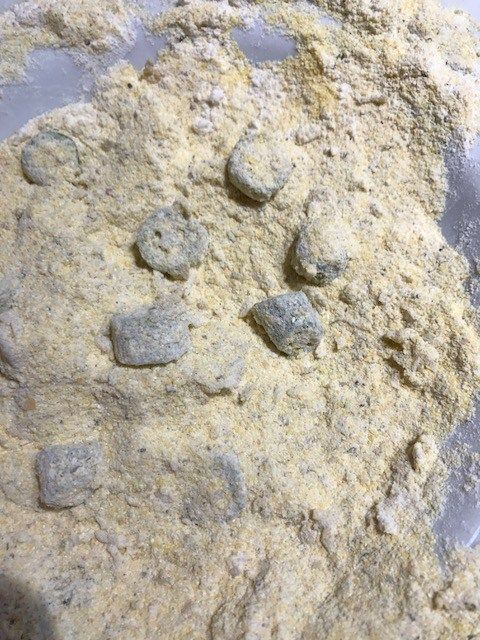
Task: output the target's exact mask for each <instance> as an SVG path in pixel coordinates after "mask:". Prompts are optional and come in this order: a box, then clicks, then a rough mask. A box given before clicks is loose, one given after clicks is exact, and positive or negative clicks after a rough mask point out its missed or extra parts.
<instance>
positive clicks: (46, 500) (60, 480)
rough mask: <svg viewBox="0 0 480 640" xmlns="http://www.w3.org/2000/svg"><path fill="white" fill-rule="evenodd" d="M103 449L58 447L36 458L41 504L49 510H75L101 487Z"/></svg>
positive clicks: (93, 444)
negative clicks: (73, 508) (64, 508)
mask: <svg viewBox="0 0 480 640" xmlns="http://www.w3.org/2000/svg"><path fill="white" fill-rule="evenodd" d="M102 466H103V465H102V449H101V447H100V445H99V443H98V442H80V443H74V444H56V445H52V446H50V447H45V449H43V450H42V451H40V453H39V454H38V455H37V459H36V468H37V475H38V480H39V484H40V500H41V502H42V503H43V504H44V505H46V506H47V507H54V508H57V509H60V508H63V507H74V506H76V505H79V504H82V502H85V500H87V499H88V498H89V497H90V496H91V495H92V493H93V492H94V491H95V489H98V487H100V486H101V484H102V478H101V475H102V474H101V472H102Z"/></svg>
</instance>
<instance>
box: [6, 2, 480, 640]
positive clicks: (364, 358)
mask: <svg viewBox="0 0 480 640" xmlns="http://www.w3.org/2000/svg"><path fill="white" fill-rule="evenodd" d="M26 4H27V5H29V3H28V2H27V3H26ZM49 4H50V9H49V11H50V13H49V15H53V14H55V15H57V14H58V16H60V17H58V16H57V18H58V19H56V22H55V24H58V25H59V27H58V32H59V33H63V34H65V37H69V38H70V39H71V41H73V42H75V41H76V37H77V36H78V34H79V33H84V31H85V30H87V31H88V25H89V24H90V28H93V26H95V25H96V26H97V27H98V29H99V31H98V34H97V36H98V39H99V42H103V39H102V38H103V35H104V31H102V29H107V27H108V24H109V23H108V20H105V21H103V22H102V20H100V18H99V17H98V16H97V18H98V20H97V21H95V20H93V22H92V21H90V22H89V21H88V20H87V19H86V17H85V16H86V15H87V13H88V11H90V12H94V9H93V7H94V3H90V2H87V1H86V0H84V1H83V2H81V3H79V12H80V13H79V14H78V15H79V17H80V18H81V20H80V22H78V19H77V18H78V16H77V18H76V17H75V15H77V14H76V13H75V11H73V5H71V4H70V3H67V4H65V5H63V4H62V5H61V4H60V3H55V2H53V1H52V2H50V3H49ZM96 4H97V5H99V3H96ZM109 4H110V3H109ZM115 4H116V5H117V6H118V7H119V9H118V11H117V13H116V14H115V15H116V16H117V18H118V16H119V15H120V16H121V15H124V12H126V9H125V7H123V6H122V5H120V2H118V3H115ZM236 4H238V5H239V6H238V7H237V6H232V5H228V4H226V3H223V2H220V3H217V2H211V3H209V2H200V1H195V2H190V3H187V4H186V5H182V6H178V7H174V8H173V9H171V10H170V11H167V12H166V13H165V14H163V15H162V16H160V17H158V18H156V19H155V20H153V21H152V25H151V26H152V28H154V29H155V30H157V31H159V32H160V31H163V30H165V29H166V30H167V32H168V34H169V38H170V47H169V48H168V49H167V50H166V51H164V52H162V53H161V55H160V57H159V60H158V62H156V63H151V64H148V65H147V66H146V68H145V69H144V70H143V72H141V73H138V72H136V71H135V70H134V69H133V68H132V67H130V66H128V65H119V66H116V67H115V68H113V69H112V70H110V71H109V73H108V74H107V75H106V76H105V77H103V78H102V79H101V80H99V84H98V89H97V92H96V94H95V95H94V97H93V99H92V101H91V102H89V103H84V104H83V103H82V104H74V105H70V106H67V107H64V108H62V109H58V110H56V111H54V112H52V113H48V114H45V115H43V116H42V117H40V118H38V119H36V120H35V121H32V122H30V123H29V124H28V125H27V126H26V127H24V128H23V129H22V130H21V131H20V132H19V133H18V134H16V135H14V136H12V137H11V138H10V139H9V140H7V141H6V142H5V143H3V144H2V145H1V146H0V166H1V171H2V181H1V185H0V196H1V202H2V207H1V211H0V224H1V242H2V251H1V252H0V272H1V273H0V276H1V277H2V278H3V279H2V280H0V305H1V307H0V310H1V313H0V403H1V404H0V408H1V414H0V416H1V423H0V426H1V433H0V445H1V449H0V467H1V473H0V513H1V521H2V524H1V527H2V547H3V551H4V553H3V554H2V559H1V574H2V575H1V578H0V592H1V593H4V592H9V593H11V594H14V596H15V597H13V596H12V598H11V599H10V600H6V601H5V603H6V604H4V609H6V611H7V613H6V615H5V616H3V619H4V620H7V619H9V620H11V621H13V622H11V626H10V627H8V628H6V627H5V628H4V629H0V636H1V633H2V632H3V633H4V634H5V635H6V637H7V638H9V640H10V636H9V635H7V634H14V635H13V636H12V637H14V638H17V637H20V633H21V631H22V630H24V629H25V624H26V621H28V620H31V619H32V618H31V617H32V616H33V620H34V622H32V624H31V625H30V628H31V630H32V631H31V632H32V633H35V634H37V635H35V636H34V637H35V640H36V639H37V638H42V640H45V637H44V636H42V631H41V627H42V625H43V627H44V628H47V627H48V628H51V630H52V631H51V633H50V635H49V636H48V635H47V637H48V640H70V639H72V640H73V638H75V640H113V639H115V640H124V639H125V638H133V637H134V638H135V639H136V640H158V639H160V638H161V639H162V640H207V639H208V640H247V639H248V640H273V639H274V640H319V639H322V640H360V639H361V640H414V639H418V638H421V639H422V640H439V639H440V640H453V639H455V640H467V638H471V637H472V636H473V637H474V634H475V633H477V632H478V628H479V624H480V617H479V608H480V602H478V596H476V594H478V592H479V571H480V564H479V561H478V558H476V555H475V553H474V552H471V553H470V554H466V553H464V554H460V555H459V557H458V558H457V559H456V560H455V562H454V563H453V564H452V568H451V569H448V568H447V570H445V571H444V572H442V569H441V567H440V564H439V561H438V557H437V554H436V547H435V538H434V535H433V533H432V522H433V521H434V519H435V517H436V515H437V514H438V511H439V508H440V502H441V501H440V497H439V496H440V495H441V492H442V488H443V483H444V480H445V475H446V469H445V465H444V463H443V460H442V456H441V455H440V454H439V445H440V443H441V441H442V439H443V438H444V437H445V436H446V435H447V434H448V433H449V432H450V431H451V430H452V428H453V427H454V425H455V424H456V423H457V422H458V421H460V420H462V419H463V418H465V417H466V416H467V415H469V413H470V411H471V406H472V398H473V395H474V393H475V390H476V389H477V387H478V383H479V354H480V341H479V336H478V331H477V319H476V316H475V313H474V311H473V309H472V308H471V306H470V302H469V300H468V296H467V294H466V293H465V291H464V283H465V280H466V278H467V276H468V269H467V265H466V262H465V260H464V259H463V258H462V257H461V256H460V255H458V254H457V253H456V252H455V251H454V250H452V249H451V248H450V247H448V246H447V244H446V243H445V241H444V239H443V237H442V235H441V233H440V231H439V229H438V227H437V224H436V219H437V218H438V217H439V216H440V215H441V213H442V210H443V207H444V202H445V188H446V170H445V166H444V160H443V156H442V150H443V149H444V146H445V145H446V143H447V141H448V140H449V139H450V137H451V136H452V134H454V133H455V132H458V131H460V132H462V133H463V134H465V135H474V134H475V133H476V132H477V127H478V113H480V109H479V102H478V95H477V93H476V91H477V89H476V85H475V81H474V79H473V75H472V74H473V73H474V69H475V65H476V64H477V62H478V59H477V48H478V43H477V41H476V40H475V28H476V27H475V25H473V24H472V23H470V22H469V20H468V19H467V18H466V17H464V16H462V14H454V13H453V12H445V11H442V10H441V9H440V8H439V7H438V5H437V4H436V3H434V2H433V1H430V0H422V1H420V0H419V1H415V0H395V1H392V2H375V3H374V2H370V1H367V0H353V1H352V2H349V3H345V2H342V1H340V0H329V1H328V2H325V3H324V5H322V6H323V7H324V8H325V9H328V10H329V11H330V13H331V14H332V15H334V16H335V17H336V18H337V19H338V20H339V21H342V24H343V26H340V27H338V28H331V27H328V26H325V25H322V24H321V22H320V20H319V19H317V18H319V16H320V14H319V12H318V11H317V9H316V7H315V5H313V4H301V3H285V4H284V3H281V2H278V3H274V4H272V5H262V6H261V8H262V9H263V10H265V11H267V10H268V11H269V12H270V13H269V20H271V21H272V22H274V23H275V24H280V25H284V26H285V28H288V29H290V30H291V33H292V34H293V35H294V36H295V38H296V39H297V43H298V55H297V56H296V57H294V58H291V59H287V60H285V61H284V62H282V63H279V64H273V63H271V64H264V65H262V66H260V67H257V68H255V67H252V65H251V64H250V63H249V62H248V61H247V60H246V58H245V57H244V56H243V55H242V53H241V52H240V51H239V49H238V47H237V46H236V45H235V43H234V41H233V40H232V39H231V37H230V35H229V34H230V29H231V28H232V27H233V26H235V25H236V24H238V22H239V20H240V17H241V15H247V17H248V16H250V17H252V16H255V15H256V12H258V11H259V10H260V9H259V7H255V6H250V5H249V4H248V3H246V4H245V5H242V3H241V2H239V3H236ZM29 6H30V5H29ZM105 6H107V5H105ZM62 7H63V8H62ZM82 7H83V13H82ZM67 9H68V11H67ZM100 9H102V10H103V8H102V7H100V8H99V9H98V11H100ZM25 11H26V9H25ZM65 11H67V13H65ZM86 12H87V13H86ZM100 12H101V11H100ZM102 15H103V14H102ZM62 16H63V17H62ZM60 18H61V19H60ZM76 20H77V22H76ZM122 24H123V23H122ZM92 25H93V26H92ZM99 25H100V26H99ZM102 25H103V26H102ZM116 27H118V23H117V22H114V24H113V26H112V29H113V30H114V31H115V29H116ZM3 28H4V30H6V31H8V25H6V26H5V25H4V26H3ZM12 28H13V27H12ZM14 28H15V29H17V38H19V39H21V38H22V37H23V36H22V33H24V32H23V31H22V28H24V29H25V30H27V32H28V29H27V27H21V25H20V27H19V25H18V24H17V23H15V25H14ZM82 30H83V31H82ZM107 31H108V29H107ZM9 33H10V32H9ZM28 33H29V32H28ZM101 34H103V35H101ZM27 35H28V34H27ZM25 37H26V36H25ZM22 42H23V40H22ZM452 87H455V90H452ZM222 92H223V93H222ZM212 95H216V96H223V98H222V99H218V100H214V101H212V98H211V96H212ZM205 122H206V123H207V124H208V126H206V125H205ZM46 129H51V130H55V131H59V132H61V133H63V134H64V135H66V136H68V137H69V138H71V139H72V140H74V142H75V144H76V146H77V149H78V153H79V158H80V167H81V173H80V175H79V176H78V177H77V179H76V180H75V181H66V180H62V179H59V180H58V181H55V182H54V183H52V184H49V185H46V186H40V185H36V184H31V183H29V182H28V181H27V180H26V179H25V177H24V175H23V173H22V169H21V153H22V149H23V148H24V145H25V144H27V143H28V141H29V140H30V139H31V138H32V136H34V135H36V134H37V133H38V132H40V131H44V130H46ZM249 129H252V130H254V131H256V132H262V131H264V132H265V133H271V132H275V134H276V135H281V136H282V139H283V140H284V144H285V145H286V147H287V150H288V154H289V156H290V157H291V159H292V166H293V170H292V172H291V174H290V177H289V179H288V181H287V182H286V183H285V185H284V186H283V188H282V189H280V190H279V191H278V193H277V194H276V195H275V197H274V198H272V200H271V201H269V202H267V203H265V204H263V205H259V204H258V203H254V202H252V201H251V200H249V199H248V198H244V197H243V196H242V195H241V194H239V193H238V191H236V190H234V189H232V188H231V185H230V183H229V180H228V176H227V172H226V165H227V161H228V158H229V157H230V154H231V152H232V150H233V148H234V147H235V145H236V144H237V142H238V140H240V139H241V138H242V136H244V135H245V132H246V131H248V130H249ZM175 201H181V203H182V206H184V207H185V208H186V210H187V212H188V215H189V216H190V219H192V220H196V221H198V222H199V223H200V224H201V225H202V226H203V227H205V228H206V229H207V231H208V235H209V239H210V244H209V251H208V253H207V254H206V255H205V257H204V259H203V261H202V262H201V264H200V265H199V266H198V268H195V269H191V270H190V275H189V278H188V280H186V281H174V280H171V279H169V278H167V277H165V276H164V275H163V274H162V273H160V272H159V271H155V270H152V269H150V268H148V267H147V266H146V265H145V264H142V262H141V261H140V260H139V259H138V253H137V250H136V247H135V240H136V234H137V231H138V229H139V227H140V225H141V224H142V222H143V221H144V220H145V219H146V218H147V217H148V216H149V215H151V214H152V213H153V212H154V211H156V210H157V209H158V208H159V207H162V206H169V205H171V204H172V203H173V202H175ZM322 216H333V217H334V219H338V220H339V221H341V223H342V224H346V225H348V227H349V229H350V230H351V234H352V242H353V241H354V242H355V252H354V254H353V253H352V258H351V259H350V261H349V263H348V268H347V269H346V270H345V271H344V272H343V273H342V274H340V275H339V277H337V278H336V279H335V280H334V281H333V282H331V283H330V284H328V285H326V286H316V285H312V284H309V283H308V282H306V281H305V280H304V279H303V278H301V277H300V276H298V274H296V272H295V271H294V270H293V269H292V268H291V266H290V265H291V255H290V251H291V247H292V244H293V243H294V241H295V238H296V237H297V235H298V232H299V230H300V229H301V228H302V226H304V225H305V224H306V223H307V222H308V221H309V220H311V219H316V218H318V217H322ZM289 291H302V292H303V293H304V294H305V295H306V297H307V298H308V300H309V301H310V304H311V305H312V307H313V308H314V309H315V313H316V314H318V317H319V320H320V322H321V325H322V327H323V330H324V335H323V339H322V342H321V343H320V345H319V347H318V348H317V349H316V351H315V352H314V353H307V354H304V355H303V356H302V357H300V358H288V357H286V356H284V355H282V354H281V353H279V352H277V351H275V350H274V349H272V347H271V345H270V344H269V343H268V342H267V341H266V340H265V338H264V335H262V334H261V332H260V331H259V330H258V327H256V325H255V322H254V321H253V319H252V317H251V314H250V310H251V308H252V306H253V305H254V304H255V303H257V302H260V301H261V300H264V299H266V298H268V297H271V296H275V295H279V294H282V293H286V292H289ZM171 295H173V296H177V297H180V298H181V299H182V300H183V303H184V304H185V306H186V308H187V309H188V313H189V323H190V329H189V334H190V340H191V347H190V350H189V351H188V352H187V353H185V354H184V355H183V356H182V357H181V358H180V359H179V360H178V362H170V363H168V364H166V365H164V366H148V367H129V366H122V365H121V364H119V363H118V362H117V361H116V359H115V356H114V352H113V348H112V343H111V339H110V323H111V319H112V317H113V316H114V314H129V313H132V312H134V311H135V310H136V309H139V308H141V307H144V306H146V307H148V306H150V305H152V304H155V303H158V302H161V301H163V300H165V299H166V298H167V297H168V296H171ZM92 441H97V442H98V443H99V444H100V445H101V447H102V451H103V462H104V467H105V469H104V472H103V481H102V486H101V487H99V488H98V489H96V490H95V491H94V492H93V493H92V495H91V496H90V497H89V498H87V499H86V500H85V502H84V504H80V505H78V506H75V507H72V508H66V509H62V510H60V511H58V510H49V509H46V508H44V507H43V506H42V505H41V503H40V501H39V486H38V481H37V478H36V475H35V459H36V456H37V454H38V452H39V451H40V450H42V449H43V448H44V447H47V446H50V445H56V444H69V443H72V442H92ZM9 584H13V585H14V587H11V588H10V587H8V585H9ZM22 590H23V591H24V592H25V593H28V594H32V597H34V598H36V599H37V600H38V601H39V602H40V603H42V605H41V606H40V605H39V606H38V607H36V608H35V607H33V608H32V609H31V610H30V611H29V613H28V616H27V617H24V618H22V616H21V615H19V611H21V609H18V607H17V608H16V606H15V602H17V600H18V602H21V595H18V594H19V593H20V594H21V592H22ZM16 599H17V600H16ZM9 607H10V608H9ZM6 616H7V617H6ZM29 616H30V617H29ZM39 620H40V622H39ZM40 623H41V624H40ZM15 634H17V635H15Z"/></svg>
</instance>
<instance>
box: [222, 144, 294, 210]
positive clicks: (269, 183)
mask: <svg viewBox="0 0 480 640" xmlns="http://www.w3.org/2000/svg"><path fill="white" fill-rule="evenodd" d="M292 169H293V166H292V163H291V161H290V158H289V156H288V153H287V151H286V149H285V145H284V143H282V141H280V140H273V139H270V140H265V139H262V138H259V137H258V138H247V139H241V140H239V142H237V144H236V145H235V147H234V149H233V151H232V153H231V155H230V158H229V160H228V164H227V171H228V176H229V178H230V182H231V183H232V184H233V185H234V186H235V187H237V189H239V190H240V191H241V192H242V193H244V194H245V195H246V196H248V197H249V198H251V199H252V200H256V201H257V202H266V201H267V200H270V199H271V198H272V197H273V196H274V195H275V194H276V193H277V191H279V190H280V189H281V188H282V187H283V186H284V184H285V183H286V182H287V180H288V178H289V177H290V174H291V172H292Z"/></svg>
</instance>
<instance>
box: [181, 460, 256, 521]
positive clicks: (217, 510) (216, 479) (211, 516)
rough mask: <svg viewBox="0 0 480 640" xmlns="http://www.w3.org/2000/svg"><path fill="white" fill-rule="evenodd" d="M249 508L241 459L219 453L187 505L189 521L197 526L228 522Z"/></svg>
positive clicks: (186, 511) (187, 501) (193, 488)
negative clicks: (247, 506)
mask: <svg viewBox="0 0 480 640" xmlns="http://www.w3.org/2000/svg"><path fill="white" fill-rule="evenodd" d="M246 504H247V488H246V485H245V479H244V476H243V472H242V469H241V467H240V463H239V460H238V457H237V456H236V455H235V454H233V453H217V454H215V455H214V456H213V459H212V461H211V464H210V465H209V469H208V470H205V473H204V474H203V475H202V478H201V479H200V480H199V482H198V483H197V485H196V486H195V487H192V492H191V494H190V495H189V497H188V499H187V500H186V503H185V515H186V517H187V518H188V519H189V520H191V521H192V522H195V523H196V524H207V523H209V522H229V521H230V520H233V519H234V518H236V517H237V516H239V515H240V513H241V512H242V511H243V509H244V508H245V506H246Z"/></svg>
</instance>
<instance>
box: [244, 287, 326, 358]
mask: <svg viewBox="0 0 480 640" xmlns="http://www.w3.org/2000/svg"><path fill="white" fill-rule="evenodd" d="M252 313H253V317H254V318H255V320H256V322H258V324H259V325H261V326H262V327H263V328H264V329H265V331H266V332H267V334H268V337H269V338H270V340H271V341H272V342H273V344H274V345H275V346H276V347H277V349H279V350H280V351H283V353H286V354H287V355H289V356H296V355H299V354H300V353H301V352H308V351H315V349H316V348H317V347H318V345H319V344H320V340H321V338H322V334H323V331H322V326H321V324H320V320H319V318H318V316H317V314H316V313H315V310H314V309H313V307H312V305H311V304H310V302H309V300H308V298H307V296H306V295H305V294H304V293H303V292H301V291H294V292H291V293H282V294H281V295H278V296H273V297H271V298H267V299H266V300H262V301H261V302H257V304H255V305H254V306H253V308H252Z"/></svg>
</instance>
